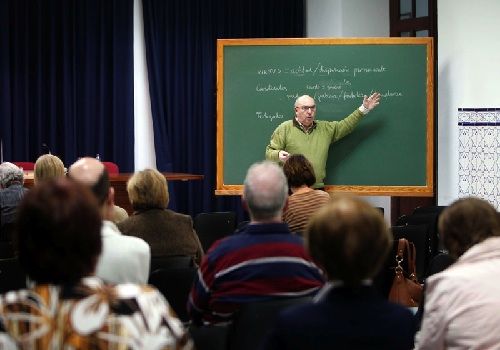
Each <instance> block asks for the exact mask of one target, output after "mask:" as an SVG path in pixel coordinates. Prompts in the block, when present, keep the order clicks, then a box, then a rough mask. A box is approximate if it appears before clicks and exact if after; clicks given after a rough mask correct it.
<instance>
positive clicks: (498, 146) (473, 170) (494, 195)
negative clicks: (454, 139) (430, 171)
mask: <svg viewBox="0 0 500 350" xmlns="http://www.w3.org/2000/svg"><path fill="white" fill-rule="evenodd" d="M458 130H459V134H458V135H459V136H458V155H459V158H458V178H459V181H458V182H459V183H458V191H459V192H458V194H459V197H466V196H476V197H481V198H484V199H486V200H487V201H489V202H490V203H491V204H493V205H494V206H495V207H496V208H497V210H498V209H499V208H500V108H459V109H458Z"/></svg>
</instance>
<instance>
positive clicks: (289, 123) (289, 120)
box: [276, 119, 293, 130]
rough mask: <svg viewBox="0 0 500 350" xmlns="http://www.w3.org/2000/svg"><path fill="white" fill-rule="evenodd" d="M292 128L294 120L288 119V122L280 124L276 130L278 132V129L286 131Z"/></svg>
mask: <svg viewBox="0 0 500 350" xmlns="http://www.w3.org/2000/svg"><path fill="white" fill-rule="evenodd" d="M292 126H293V119H288V120H285V121H284V122H282V123H280V124H279V125H278V126H277V127H276V130H278V129H285V128H291V127H292Z"/></svg>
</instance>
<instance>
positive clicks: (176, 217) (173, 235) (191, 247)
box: [117, 209, 203, 264]
mask: <svg viewBox="0 0 500 350" xmlns="http://www.w3.org/2000/svg"><path fill="white" fill-rule="evenodd" d="M117 226H118V228H119V229H120V231H121V232H122V233H123V234H124V235H128V236H135V237H139V238H142V239H143V240H145V241H146V242H147V243H148V244H149V246H150V247H151V256H152V257H155V256H167V255H189V256H192V257H193V258H194V261H195V262H196V263H197V264H199V263H200V260H201V257H202V256H203V249H202V247H201V243H200V240H199V239H198V235H197V234H196V232H195V230H194V229H193V220H192V219H191V216H189V215H184V214H179V213H176V212H174V211H172V210H169V209H148V210H143V211H139V212H135V213H134V214H133V215H131V216H130V217H129V218H127V219H125V220H123V221H121V222H119V223H118V224H117Z"/></svg>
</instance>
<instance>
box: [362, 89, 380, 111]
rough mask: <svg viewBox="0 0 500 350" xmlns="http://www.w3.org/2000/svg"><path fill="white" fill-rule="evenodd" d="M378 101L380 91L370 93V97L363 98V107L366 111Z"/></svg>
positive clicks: (375, 105)
mask: <svg viewBox="0 0 500 350" xmlns="http://www.w3.org/2000/svg"><path fill="white" fill-rule="evenodd" d="M379 103H380V93H378V92H374V93H373V94H371V95H370V97H367V96H366V95H365V97H364V98H363V107H365V108H366V109H367V110H368V111H371V110H372V109H374V108H375V107H377V106H378V104H379Z"/></svg>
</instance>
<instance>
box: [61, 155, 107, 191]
mask: <svg viewBox="0 0 500 350" xmlns="http://www.w3.org/2000/svg"><path fill="white" fill-rule="evenodd" d="M103 171H104V165H103V164H102V163H101V162H100V161H98V160H97V159H95V158H91V157H85V158H80V159H78V160H77V161H76V162H74V163H73V164H72V165H71V166H70V167H69V171H68V174H69V176H70V177H71V178H72V179H73V180H75V181H77V182H79V183H81V184H84V185H86V186H93V185H94V184H95V183H96V182H97V180H99V177H100V176H101V175H102V173H103Z"/></svg>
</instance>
